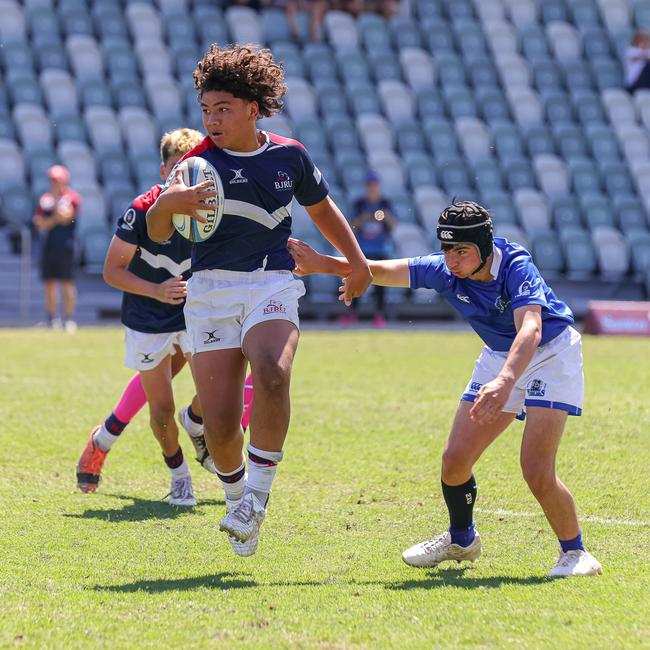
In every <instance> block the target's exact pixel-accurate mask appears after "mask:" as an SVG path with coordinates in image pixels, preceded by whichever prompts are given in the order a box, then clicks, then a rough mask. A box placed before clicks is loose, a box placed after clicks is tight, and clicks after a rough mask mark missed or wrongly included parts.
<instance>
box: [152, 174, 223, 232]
mask: <svg viewBox="0 0 650 650" xmlns="http://www.w3.org/2000/svg"><path fill="white" fill-rule="evenodd" d="M211 186H212V182H211V181H203V182H202V183H197V184H196V185H185V181H184V180H183V171H182V169H181V168H180V167H179V168H177V169H176V171H175V172H174V177H173V178H172V180H171V183H170V184H169V186H168V187H167V189H166V190H165V192H164V198H163V200H164V202H165V205H166V207H167V209H168V210H170V211H171V212H177V213H179V214H188V215H189V216H190V217H192V218H193V219H196V220H197V221H200V222H201V223H207V220H206V219H205V218H204V217H202V216H201V215H200V214H199V213H198V210H205V209H206V205H205V202H206V201H207V200H208V199H210V198H214V197H216V194H215V191H214V189H212V188H211Z"/></svg>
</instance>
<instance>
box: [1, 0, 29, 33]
mask: <svg viewBox="0 0 650 650" xmlns="http://www.w3.org/2000/svg"><path fill="white" fill-rule="evenodd" d="M0 11H1V12H2V20H1V21H0V42H2V43H15V42H21V43H24V42H26V40H27V30H26V25H25V14H24V12H23V8H22V7H21V6H19V5H18V3H15V2H3V3H2V4H1V5H0Z"/></svg>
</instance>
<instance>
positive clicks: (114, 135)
mask: <svg viewBox="0 0 650 650" xmlns="http://www.w3.org/2000/svg"><path fill="white" fill-rule="evenodd" d="M84 120H85V123H86V130H87V132H88V137H89V139H90V142H91V143H92V145H93V148H94V149H95V151H96V152H97V153H98V154H99V155H103V154H105V153H113V152H119V151H122V138H121V136H120V127H119V124H118V122H117V117H116V116H115V112H114V111H113V110H112V109H110V108H107V107H105V106H89V107H88V108H87V109H86V110H85V111H84Z"/></svg>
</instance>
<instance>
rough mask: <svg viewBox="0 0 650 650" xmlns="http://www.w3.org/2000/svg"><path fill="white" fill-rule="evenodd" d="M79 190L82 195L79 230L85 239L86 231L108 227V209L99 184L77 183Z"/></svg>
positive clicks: (78, 221) (78, 220) (78, 222)
mask: <svg viewBox="0 0 650 650" xmlns="http://www.w3.org/2000/svg"><path fill="white" fill-rule="evenodd" d="M77 191H78V192H79V194H80V195H81V208H80V210H79V218H78V219H77V231H78V233H79V235H80V236H81V237H82V240H83V237H84V236H85V233H86V232H88V231H90V230H93V229H98V228H101V229H105V228H106V223H107V216H108V211H107V209H106V201H105V199H104V194H103V192H102V191H101V189H100V188H99V187H98V186H97V185H95V184H87V185H86V184H77Z"/></svg>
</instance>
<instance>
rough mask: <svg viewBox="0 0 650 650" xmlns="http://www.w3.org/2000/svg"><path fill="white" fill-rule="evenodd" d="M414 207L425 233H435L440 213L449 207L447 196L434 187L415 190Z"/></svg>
mask: <svg viewBox="0 0 650 650" xmlns="http://www.w3.org/2000/svg"><path fill="white" fill-rule="evenodd" d="M414 196H415V205H416V207H417V212H418V216H419V218H420V222H421V223H422V225H423V226H424V228H425V230H426V232H428V233H431V234H433V233H435V231H436V225H437V223H438V217H439V216H440V213H441V212H442V211H443V210H444V209H445V208H446V207H447V206H448V205H449V201H448V199H447V196H446V195H445V194H444V193H443V192H442V191H441V190H440V189H439V188H437V187H435V186H426V185H423V186H421V187H417V188H415V192H414Z"/></svg>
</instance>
